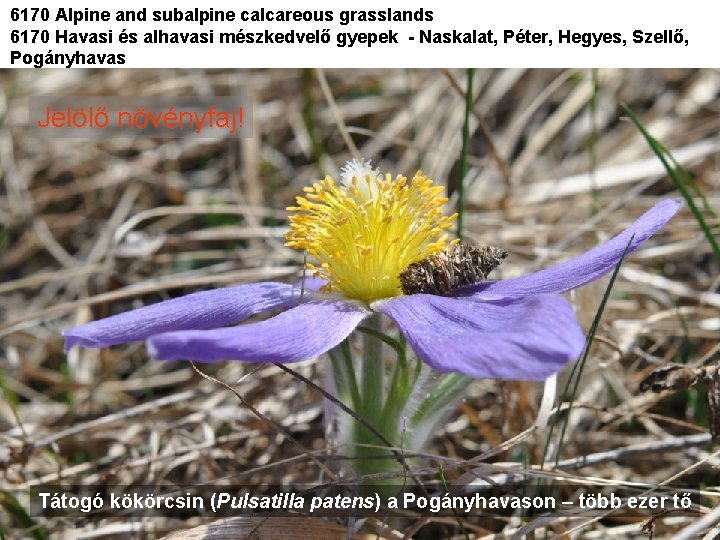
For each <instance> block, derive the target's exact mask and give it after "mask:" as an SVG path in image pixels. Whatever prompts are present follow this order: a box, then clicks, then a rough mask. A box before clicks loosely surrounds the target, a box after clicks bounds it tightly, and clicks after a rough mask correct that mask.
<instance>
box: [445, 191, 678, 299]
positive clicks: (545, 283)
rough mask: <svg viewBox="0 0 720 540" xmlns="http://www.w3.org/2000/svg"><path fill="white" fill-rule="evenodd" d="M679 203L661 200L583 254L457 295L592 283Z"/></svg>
mask: <svg viewBox="0 0 720 540" xmlns="http://www.w3.org/2000/svg"><path fill="white" fill-rule="evenodd" d="M680 206H681V203H680V201H678V200H675V199H667V200H664V201H662V202H659V203H658V204H656V205H655V206H653V207H652V208H651V209H650V210H648V211H647V212H645V213H644V214H643V215H642V216H640V218H638V219H637V221H635V222H634V223H633V224H632V225H630V226H629V227H628V228H627V229H625V230H624V231H623V232H621V233H620V234H618V235H617V236H616V237H614V238H612V239H611V240H608V241H607V242H605V243H604V244H600V245H599V246H597V247H595V248H593V249H591V250H590V251H588V252H586V253H583V254H582V255H579V256H577V257H574V258H572V259H570V260H568V261H565V262H563V263H560V264H558V265H556V266H553V267H551V268H548V269H546V270H541V271H539V272H535V273H533V274H528V275H526V276H522V277H519V278H515V279H507V280H504V281H491V282H484V283H479V284H478V285H473V286H472V287H465V288H464V289H462V290H461V291H459V294H458V296H460V295H462V296H465V295H469V294H471V295H472V296H473V298H476V299H478V300H501V299H504V298H507V299H510V298H521V297H523V296H528V295H531V294H548V293H560V292H564V291H569V290H570V289H574V288H576V287H580V286H581V285H585V284H587V283H590V282H591V281H594V280H596V279H598V278H599V277H601V276H602V275H604V274H606V273H608V272H610V271H611V270H613V269H614V268H615V267H616V266H617V264H618V263H619V262H620V258H621V257H622V254H623V252H624V251H625V248H626V247H627V245H628V242H630V238H632V243H631V244H630V247H629V249H628V253H629V252H631V251H634V250H635V249H636V248H637V247H638V246H639V245H640V244H642V243H643V242H644V241H645V240H647V239H648V238H650V237H651V236H652V235H653V234H655V233H656V232H657V231H658V230H659V229H660V228H661V227H662V226H663V225H665V223H667V222H668V221H669V220H670V218H672V217H673V216H674V215H675V213H676V212H677V211H678V209H679V208H680ZM633 235H634V236H633Z"/></svg>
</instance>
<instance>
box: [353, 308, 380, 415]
mask: <svg viewBox="0 0 720 540" xmlns="http://www.w3.org/2000/svg"><path fill="white" fill-rule="evenodd" d="M381 324H382V321H381V319H380V314H378V313H375V314H374V315H371V316H370V317H369V318H368V320H367V323H366V324H365V326H366V327H367V328H368V329H369V330H371V331H373V332H378V333H379V332H380V331H381V328H382V326H381ZM361 369H362V380H361V381H360V384H361V397H362V407H361V410H360V411H358V412H360V414H361V415H362V416H363V417H364V418H367V419H368V420H370V421H371V422H373V421H376V420H379V419H380V413H381V411H382V407H383V386H384V385H383V378H384V375H385V373H384V372H385V368H384V366H383V359H382V341H380V340H379V339H377V338H376V337H375V336H373V335H372V332H368V333H365V334H364V335H363V360H362V368H361Z"/></svg>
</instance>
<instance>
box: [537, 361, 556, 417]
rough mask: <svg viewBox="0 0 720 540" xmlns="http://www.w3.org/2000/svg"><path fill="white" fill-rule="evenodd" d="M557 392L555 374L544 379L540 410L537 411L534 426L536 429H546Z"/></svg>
mask: <svg viewBox="0 0 720 540" xmlns="http://www.w3.org/2000/svg"><path fill="white" fill-rule="evenodd" d="M556 391H557V374H553V375H551V376H550V377H548V378H547V379H545V386H544V388H543V397H542V401H541V402H540V410H539V411H538V415H537V419H536V420H535V426H536V427H537V428H538V429H543V428H546V427H547V425H548V421H549V420H550V414H551V413H552V407H553V403H555V393H556Z"/></svg>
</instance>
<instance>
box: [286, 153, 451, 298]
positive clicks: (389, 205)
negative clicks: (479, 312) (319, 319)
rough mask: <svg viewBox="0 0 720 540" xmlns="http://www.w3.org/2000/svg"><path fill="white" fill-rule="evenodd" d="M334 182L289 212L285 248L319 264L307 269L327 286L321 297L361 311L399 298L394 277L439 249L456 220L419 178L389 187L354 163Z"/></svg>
mask: <svg viewBox="0 0 720 540" xmlns="http://www.w3.org/2000/svg"><path fill="white" fill-rule="evenodd" d="M341 180H342V183H341V185H337V184H336V183H335V181H334V180H333V179H332V178H331V177H330V176H326V177H325V179H324V180H321V181H319V182H316V183H315V184H313V185H312V187H307V188H305V196H304V197H298V198H297V206H293V207H290V208H288V210H289V211H290V212H291V215H290V231H289V232H288V233H287V235H286V237H285V239H286V240H287V243H286V245H287V246H290V247H293V248H295V249H301V250H305V251H307V252H308V253H309V254H310V255H311V256H312V257H314V258H315V259H316V260H317V261H318V263H319V265H314V264H311V263H309V264H308V268H309V269H310V270H312V271H313V273H314V276H315V277H320V278H322V279H324V280H325V281H326V282H327V283H328V285H326V287H325V290H326V291H328V290H338V291H339V292H340V293H341V294H342V295H343V296H344V297H345V298H348V299H352V300H360V301H362V302H365V303H370V302H373V301H375V300H380V299H382V298H390V297H393V296H398V295H400V294H401V291H400V281H399V278H398V276H399V275H400V273H401V272H402V271H403V270H404V269H405V268H407V266H408V265H410V264H411V263H413V262H417V261H419V260H421V259H424V258H426V257H428V256H430V255H433V254H434V253H437V252H439V251H441V250H442V249H444V248H445V247H446V244H447V238H448V235H447V233H446V232H445V231H446V230H447V229H449V228H450V227H451V226H452V223H453V221H454V220H455V218H456V216H457V214H455V215H452V216H445V215H444V214H443V212H442V207H443V205H444V204H445V203H446V202H447V198H445V197H443V196H442V192H443V188H442V186H434V185H433V181H432V180H430V179H429V178H427V177H425V176H423V174H422V173H421V172H420V171H418V172H417V173H416V174H415V176H414V177H413V178H412V180H409V181H408V179H407V178H406V177H404V176H400V175H398V176H396V177H395V178H394V179H393V178H392V176H391V175H390V174H387V175H385V176H384V177H383V176H382V175H381V174H379V173H378V171H377V170H374V169H372V168H371V166H370V162H365V161H358V160H354V161H352V162H350V163H348V165H347V167H345V168H344V169H343V174H342V177H341Z"/></svg>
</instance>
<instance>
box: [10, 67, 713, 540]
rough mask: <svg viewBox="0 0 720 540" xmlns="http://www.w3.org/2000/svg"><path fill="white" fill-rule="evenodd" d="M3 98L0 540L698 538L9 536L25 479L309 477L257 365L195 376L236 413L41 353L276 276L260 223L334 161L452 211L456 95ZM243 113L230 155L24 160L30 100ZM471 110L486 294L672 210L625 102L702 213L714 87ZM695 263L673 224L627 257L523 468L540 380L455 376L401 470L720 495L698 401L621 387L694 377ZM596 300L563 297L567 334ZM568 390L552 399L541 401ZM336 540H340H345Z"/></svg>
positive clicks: (583, 520) (569, 86) (110, 359)
mask: <svg viewBox="0 0 720 540" xmlns="http://www.w3.org/2000/svg"><path fill="white" fill-rule="evenodd" d="M0 80H2V86H1V87H0V88H1V90H2V95H1V96H0V114H1V115H2V127H1V128H0V177H1V178H2V184H1V185H0V227H1V229H0V271H1V274H0V276H1V278H0V365H1V366H2V368H1V370H0V386H1V387H2V392H3V395H4V399H3V400H1V401H0V471H2V472H1V474H0V481H1V482H2V486H0V487H1V488H2V490H3V491H2V498H1V499H0V502H2V507H3V509H2V511H1V513H0V532H2V534H4V535H6V537H8V538H20V537H25V536H27V537H35V538H45V537H49V538H155V537H162V536H164V535H168V534H171V535H172V538H189V537H193V538H202V537H204V536H203V535H205V534H207V535H211V534H212V535H215V536H212V538H238V537H244V536H247V535H250V534H258V535H261V536H258V537H262V538H295V536H292V535H293V534H298V533H299V532H300V531H302V534H303V537H305V538H308V537H314V538H347V537H351V536H353V534H354V536H353V537H356V538H376V537H381V538H438V537H456V538H511V537H532V536H525V535H532V534H537V535H538V536H537V537H538V538H556V537H559V538H637V537H640V538H643V537H649V536H650V535H654V536H653V537H654V538H671V537H675V538H696V537H697V538H702V537H707V538H713V537H714V534H718V533H717V531H718V530H720V529H714V528H713V527H716V526H717V525H716V524H717V522H718V521H719V520H720V515H718V511H717V510H716V509H715V510H713V506H715V505H716V504H717V498H713V497H706V498H704V499H703V501H704V503H703V504H701V505H695V506H694V507H693V512H692V513H691V515H673V514H669V515H663V516H661V517H660V518H659V519H657V520H656V521H654V522H653V523H649V524H648V523H646V524H645V525H646V527H645V529H644V530H643V521H644V519H645V517H643V516H638V517H637V518H635V519H627V518H625V519H617V520H613V519H612V518H607V519H602V520H599V519H591V518H588V517H582V516H580V517H568V516H563V515H560V514H556V515H554V516H552V517H550V518H547V519H543V520H535V519H533V518H532V517H530V518H526V519H522V518H521V516H520V515H517V516H511V515H498V516H496V519H487V518H485V519H475V518H471V519H464V518H460V521H462V524H463V528H461V527H460V526H459V525H458V520H457V519H448V518H445V517H435V518H434V517H432V516H428V515H424V516H420V515H417V516H412V515H410V516H408V518H407V519H405V520H402V521H397V520H389V521H383V520H382V519H381V516H379V517H378V518H377V519H376V518H370V519H367V520H352V519H351V520H349V521H348V520H347V519H326V520H319V519H305V520H304V521H302V522H301V521H298V520H293V521H291V522H289V523H290V524H288V521H287V520H286V519H283V518H270V519H268V520H265V521H263V520H259V519H249V518H231V519H226V520H217V521H213V520H208V519H201V518H197V517H193V518H187V519H184V518H182V517H170V516H168V517H166V518H145V519H140V518H137V519H127V520H116V519H113V520H111V519H107V520H99V519H96V520H93V519H67V518H41V517H37V516H33V517H29V518H28V516H25V515H23V512H22V511H18V510H17V509H16V508H15V507H14V506H13V499H12V496H13V495H12V493H13V491H12V490H13V489H18V488H22V489H27V488H30V487H32V486H34V485H48V484H56V485H57V484H73V483H75V484H86V485H129V486H131V485H150V484H152V485H157V486H170V487H171V486H173V485H199V484H204V483H212V485H223V484H243V485H254V486H263V485H268V484H287V485H290V486H293V485H307V484H314V483H318V482H320V481H323V476H322V472H321V470H320V468H319V467H318V465H317V463H316V460H320V461H323V460H325V459H327V458H328V455H329V454H328V452H327V450H326V448H325V445H326V443H325V440H324V431H323V422H322V411H323V407H324V406H325V405H324V404H323V402H322V400H321V398H320V396H319V395H318V393H317V392H315V391H314V390H312V389H311V388H308V387H307V385H306V384H305V383H303V382H302V381H300V380H297V379H295V378H294V377H292V376H291V375H289V374H287V373H285V372H283V371H281V370H280V369H279V368H277V367H275V366H272V365H260V366H254V365H249V364H243V363H239V362H227V363H218V364H210V365H205V366H203V367H202V369H203V371H205V372H206V373H208V374H210V375H212V376H213V377H216V378H217V379H219V380H221V381H224V382H226V383H228V384H230V385H232V386H233V388H234V389H235V390H236V391H237V393H238V394H239V395H240V396H242V398H243V399H244V401H245V404H244V403H243V402H241V401H240V400H239V399H238V396H237V395H236V394H234V393H232V392H231V391H229V390H227V389H226V388H224V387H222V386H218V385H217V384H215V383H213V382H211V381H208V380H205V379H203V378H201V377H200V376H199V375H198V374H197V373H196V372H195V371H194V370H193V369H192V367H191V366H190V365H189V364H186V363H183V362H155V361H152V360H150V359H149V358H148V356H147V354H146V353H145V351H144V347H143V346H142V344H136V345H133V346H123V347H114V348H111V349H103V350H88V349H80V348H76V349H73V350H71V351H69V352H68V353H67V354H65V353H64V352H63V342H62V339H61V337H60V331H61V330H63V329H65V328H68V327H70V326H73V325H77V324H81V323H84V322H87V321H90V320H94V319H98V318H101V317H104V316H107V315H110V314H113V313H119V312H122V311H126V310H128V309H130V308H132V307H136V306H139V305H143V304H147V303H152V302H157V301H159V300H162V299H165V298H169V297H174V296H178V295H181V294H184V293H187V292H190V291H194V290H201V289H206V288H210V287H215V286H223V285H227V284H235V283H244V282H251V281H257V280H285V281H294V280H297V279H298V278H299V276H300V275H301V267H302V254H298V253H297V252H293V251H291V250H289V249H287V248H285V247H283V238H282V237H283V234H284V233H285V231H286V230H287V221H286V212H285V210H284V208H285V207H286V206H287V205H289V204H292V202H293V200H294V197H295V196H296V195H297V194H299V193H300V191H301V189H302V187H303V186H304V185H307V184H308V183H310V182H312V181H313V180H314V179H317V178H320V177H322V176H324V175H325V174H331V175H334V176H335V177H337V173H338V171H339V168H340V167H341V166H342V165H343V164H344V163H345V162H346V161H347V160H349V159H352V158H353V157H355V155H354V152H357V153H358V154H359V155H360V156H362V157H364V158H368V159H372V160H373V164H374V165H377V166H379V167H380V169H381V170H383V171H393V172H395V173H402V174H412V173H413V172H414V171H415V170H417V169H418V168H421V169H422V170H423V172H424V173H425V174H426V175H427V176H428V177H430V178H433V179H435V180H436V182H438V183H445V184H446V185H447V188H448V192H449V194H450V198H451V204H455V203H456V202H457V195H458V182H459V172H460V168H461V164H460V162H461V155H463V152H462V142H463V138H462V133H463V124H464V121H465V118H466V111H465V97H464V95H463V93H464V88H465V83H466V73H465V72H464V71H438V70H424V71H418V70H337V71H332V70H331V71H315V70H267V71H227V72H224V71H200V70H192V71H183V70H152V71H151V70H103V71H88V70H53V71H25V70H22V71H6V72H4V73H2V74H0ZM239 93H243V94H249V95H250V96H252V98H253V99H254V136H253V137H252V138H248V139H237V138H223V139H148V138H145V139H119V138H118V139H107V140H97V141H94V140H79V139H74V140H73V139H40V138H38V137H37V133H36V132H35V133H33V132H32V131H31V130H29V129H28V128H27V125H24V126H23V125H22V122H23V119H24V121H25V122H27V114H28V113H27V106H28V99H27V97H28V96H30V95H57V96H73V95H77V96H83V95H88V96H91V95H101V96H110V95H132V96H158V95H162V96H168V95H178V96H188V95H198V96H203V97H208V96H213V95H235V94H239ZM472 99H473V107H472V114H471V115H470V116H469V123H470V133H471V138H470V144H469V146H468V147H467V149H466V151H465V154H464V155H465V156H466V162H467V174H466V176H465V180H464V186H465V194H464V203H463V208H464V211H463V222H464V236H465V238H466V239H467V240H469V241H471V242H473V243H476V244H491V245H495V246H501V247H503V248H504V249H506V250H507V251H508V252H509V253H510V257H509V258H508V259H507V260H506V261H505V262H504V264H503V266H502V267H501V268H500V270H499V271H497V273H496V274H495V275H494V276H493V277H494V278H499V277H510V276H515V275H520V274H524V273H528V272H530V271H533V270H535V269H538V268H542V267H545V266H549V265H551V264H552V263H554V262H557V261H560V260H564V259H566V258H569V257H570V256H572V255H574V254H578V253H581V252H583V251H585V250H586V249H587V248H589V247H592V246H594V245H596V244H597V243H599V242H600V241H602V240H604V239H607V238H609V237H610V236H612V235H613V234H615V233H617V232H619V231H620V230H622V229H623V228H624V227H625V226H626V225H627V224H629V223H630V222H631V221H632V220H633V219H635V218H636V217H638V216H639V215H640V214H642V213H643V212H644V211H645V210H646V209H648V208H649V207H650V206H652V205H653V204H654V203H655V202H657V201H658V200H660V199H662V198H666V197H679V193H678V191H677V189H676V188H675V185H674V184H673V182H672V180H671V179H670V178H669V176H668V175H667V172H666V171H665V169H664V167H663V165H662V163H661V162H660V161H659V160H658V159H657V157H655V156H654V154H653V153H652V151H651V149H650V148H649V146H648V143H647V141H646V140H645V139H644V138H643V136H642V134H641V133H640V132H639V131H638V129H637V128H636V127H635V126H634V125H633V123H632V122H630V121H628V120H627V117H626V116H625V115H624V113H623V111H622V109H621V104H622V103H625V104H627V105H628V106H629V107H630V108H631V109H632V110H633V111H634V112H635V113H636V114H637V115H638V117H639V119H640V120H641V122H642V123H643V124H644V126H645V127H646V128H647V130H648V131H649V132H650V133H651V134H652V135H653V137H655V138H656V139H657V140H659V141H661V142H662V143H663V144H664V145H665V147H666V148H668V149H670V150H671V151H672V153H673V155H674V156H675V158H676V159H677V160H678V161H679V162H680V163H681V164H682V165H683V166H684V167H686V168H687V170H688V171H690V172H691V173H692V175H693V176H694V178H695V180H696V182H697V187H698V189H699V191H700V192H701V193H702V194H703V195H704V197H705V198H706V202H707V205H708V206H709V207H710V208H716V209H717V208H720V169H719V167H718V152H719V151H720V135H719V133H720V114H719V113H720V72H718V71H717V70H691V69H687V70H677V69H673V70H610V69H609V70H598V71H590V70H584V71H576V70H562V71H555V70H479V71H477V72H476V73H475V78H474V84H473V97H472ZM696 202H697V204H698V206H699V207H700V208H701V210H703V215H704V217H705V219H706V220H707V224H708V226H709V227H710V229H711V232H712V233H713V234H714V235H715V236H716V237H717V236H718V226H719V225H718V220H717V218H716V217H714V215H713V213H712V212H711V211H708V209H707V208H705V207H704V206H703V203H702V201H701V200H700V198H699V197H696ZM718 267H719V261H718V259H717V258H715V256H714V254H713V250H712V247H711V244H710V243H709V242H708V239H707V238H706V236H705V235H704V234H703V232H702V231H701V228H700V226H699V224H698V221H697V220H696V219H695V218H694V217H693V215H692V214H691V212H689V211H688V209H687V207H685V208H684V209H683V210H682V211H681V212H680V213H679V214H678V215H677V216H676V217H675V218H674V219H673V220H672V221H671V222H670V223H669V224H668V225H667V226H666V227H665V228H664V229H663V230H662V231H661V232H660V233H659V234H657V235H656V236H655V237H653V238H652V239H651V240H650V241H648V242H647V244H645V245H644V246H643V247H642V248H641V249H640V250H639V251H638V252H636V253H635V254H633V255H632V256H631V257H630V258H629V259H628V260H627V261H625V262H624V263H623V266H622V268H621V269H620V271H619V274H618V277H617V280H616V282H615V283H614V286H613V289H612V292H611V294H610V298H609V301H608V304H607V306H606V308H605V311H604V313H603V317H602V320H601V324H600V326H599V328H598V330H597V332H596V334H595V339H594V343H593V345H592V347H591V349H590V353H589V355H588V359H587V362H586V364H585V366H584V369H583V372H582V377H581V380H580V382H579V386H578V392H577V395H576V396H575V399H574V401H573V403H572V408H571V411H570V412H569V413H568V412H567V409H568V407H569V406H570V405H569V402H568V399H567V398H566V400H565V401H564V402H562V403H561V402H558V408H559V410H558V412H557V413H556V415H555V418H558V419H559V420H561V421H563V420H564V419H565V418H567V427H566V430H565V433H564V437H563V438H562V440H560V430H559V429H556V430H554V431H553V432H552V434H550V439H549V443H548V448H547V457H546V460H545V466H544V469H543V471H540V470H539V467H538V466H539V464H540V463H541V461H542V458H543V452H544V451H545V446H546V442H547V441H548V436H549V432H548V430H547V429H537V428H535V427H534V422H535V421H536V417H537V413H538V406H539V403H540V400H541V397H542V385H540V386H538V385H536V384H532V383H524V382H497V381H488V380H478V381H477V382H475V383H474V384H473V385H472V386H471V388H470V391H469V393H468V395H467V398H466V399H465V400H464V401H463V403H462V404H461V405H460V407H459V409H458V411H457V413H456V414H455V415H453V417H452V418H451V419H449V421H448V422H447V424H446V425H445V427H444V430H443V431H442V432H441V433H438V434H437V437H436V438H435V440H434V443H433V451H432V453H431V454H430V455H428V456H425V457H424V458H423V459H421V460H418V462H417V467H418V472H419V473H423V472H424V473H426V474H427V475H429V476H432V475H433V474H434V475H435V476H436V475H437V470H438V467H439V466H440V465H442V467H443V469H444V471H445V476H446V478H447V479H448V482H449V483H454V482H456V483H463V482H468V481H470V480H471V479H472V478H475V477H476V476H481V477H488V476H493V478H496V479H497V478H499V476H498V475H502V474H503V473H517V472H524V473H525V474H526V475H527V474H529V475H530V476H526V477H525V478H533V479H534V478H535V477H540V476H543V475H544V474H546V473H548V472H553V473H556V474H558V475H560V476H564V475H572V476H573V477H579V478H600V479H604V480H606V481H608V482H609V483H610V484H611V485H612V484H613V483H616V484H617V485H618V486H623V485H625V483H627V482H640V483H647V484H651V485H662V484H664V483H666V484H672V485H678V486H683V487H686V488H687V487H693V488H696V489H700V488H707V487H709V486H713V485H717V484H718V473H717V466H718V465H719V464H720V453H719V452H718V451H717V450H716V449H715V447H714V446H713V445H712V444H711V440H710V435H709V433H708V422H709V411H708V405H707V398H706V394H707V387H706V383H705V382H704V381H700V382H699V383H698V384H697V385H695V386H692V387H690V388H688V389H683V390H680V391H677V392H664V393H652V392H639V391H638V386H639V384H640V382H641V381H642V380H643V379H644V378H645V377H646V376H647V375H648V374H649V373H650V372H652V371H653V370H654V369H656V368H658V367H659V366H662V365H664V364H666V363H670V362H674V363H682V364H688V365H691V366H707V367H709V366H714V365H716V364H717V363H718V359H719V358H720V356H719V355H718V350H719V349H720V345H719V344H718V343H719V340H718V338H719V337H720V311H719V310H718V308H719V307H720V292H719V290H718V286H719V284H720V278H719V273H718ZM607 283H608V279H607V278H606V279H604V280H602V281H601V282H600V283H598V284H594V285H591V286H589V287H585V288H583V289H581V290H579V291H575V292H574V293H573V294H572V295H571V297H570V299H571V301H572V303H573V305H574V307H575V308H576V310H577V312H578V316H579V319H580V321H581V323H582V325H583V328H585V329H588V328H589V327H590V324H591V323H592V320H593V318H594V317H595V314H596V312H597V310H598V306H599V304H600V302H601V299H602V298H603V294H604V292H605V288H606V287H607ZM499 354H501V351H499ZM323 367H324V366H323V362H322V361H309V362H305V363H302V364H299V365H297V366H296V368H297V369H298V371H299V372H300V373H302V374H303V375H305V376H307V377H309V378H310V379H312V380H314V381H315V382H317V383H321V382H322V377H323V375H322V370H323ZM569 371H570V369H567V370H566V371H565V374H566V378H567V373H569ZM564 382H565V381H564V380H563V378H562V377H561V380H560V385H559V388H560V389H562V388H563V385H564ZM247 404H250V405H251V406H252V407H253V408H254V409H256V410H257V411H259V412H260V413H262V415H263V416H264V417H265V418H266V419H267V420H269V421H265V420H263V419H261V418H259V417H258V416H257V415H256V414H254V413H253V412H252V410H251V409H250V408H248V406H246V405H247ZM311 454H312V455H313V457H314V458H315V459H311V457H310V455H311ZM328 465H329V466H332V463H331V462H330V461H328ZM528 468H530V469H532V470H530V471H529V473H528V471H527V469H528ZM505 477H506V478H511V476H508V475H506V476H505ZM324 480H327V478H325V479H324ZM533 481H534V480H533ZM568 497H569V498H572V493H570V494H568ZM301 523H302V525H301ZM653 525H654V530H652V529H653ZM195 526H198V527H200V528H199V529H197V530H195V531H193V532H182V531H186V530H187V529H190V528H192V527H195ZM360 526H362V532H358V533H353V532H352V531H353V528H354V529H355V530H359V529H360ZM203 527H204V528H203ZM463 529H464V530H463ZM533 531H534V532H533ZM708 531H709V532H708ZM708 535H713V536H708ZM207 537H210V536H207Z"/></svg>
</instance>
